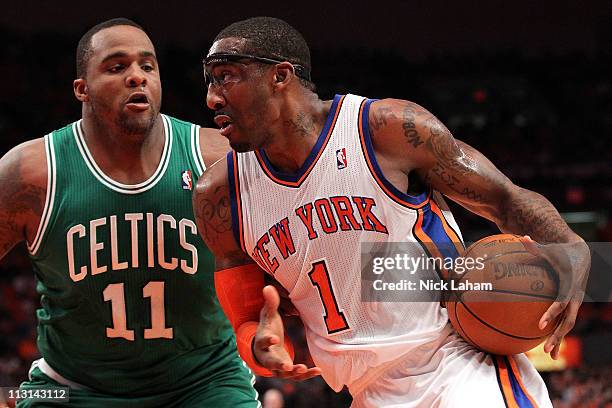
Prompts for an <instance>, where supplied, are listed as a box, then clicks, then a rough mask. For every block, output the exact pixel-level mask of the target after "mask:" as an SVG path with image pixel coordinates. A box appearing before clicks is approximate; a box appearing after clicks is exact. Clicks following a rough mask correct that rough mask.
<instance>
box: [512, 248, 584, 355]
mask: <svg viewBox="0 0 612 408" xmlns="http://www.w3.org/2000/svg"><path fill="white" fill-rule="evenodd" d="M521 242H522V243H523V245H524V246H525V249H527V251H529V252H530V253H532V254H533V255H536V256H538V257H541V258H543V259H544V260H546V261H547V262H548V263H549V264H550V266H552V267H553V269H554V270H555V272H557V276H558V278H559V293H558V295H557V299H556V300H555V301H554V302H553V304H552V305H550V307H549V308H548V310H546V312H544V314H543V315H542V317H541V319H540V322H539V327H540V330H544V328H546V327H547V326H548V324H550V323H551V322H553V321H555V319H556V318H557V316H560V320H559V324H558V325H557V327H556V329H555V330H554V331H553V332H552V334H551V335H550V336H549V337H548V339H547V340H546V343H545V344H544V352H545V353H550V356H551V357H552V358H553V359H555V360H556V359H557V357H559V350H560V347H561V340H563V337H565V335H566V334H567V333H569V331H570V330H571V329H572V328H573V327H574V324H575V323H576V316H577V315H578V309H580V305H581V304H582V300H583V298H584V291H585V288H586V284H587V279H588V276H589V270H590V269H591V253H590V250H589V247H588V246H587V244H586V243H585V242H584V241H583V240H580V241H576V242H571V243H558V244H557V243H555V244H546V245H542V244H538V243H537V242H535V241H534V240H532V239H531V238H530V237H529V236H524V237H522V238H521Z"/></svg>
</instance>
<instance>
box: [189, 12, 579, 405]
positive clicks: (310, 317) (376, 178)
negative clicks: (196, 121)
mask: <svg viewBox="0 0 612 408" xmlns="http://www.w3.org/2000/svg"><path fill="white" fill-rule="evenodd" d="M204 65H205V76H206V79H207V83H208V96H207V104H208V106H209V107H210V108H211V109H213V110H214V111H215V122H216V123H217V125H219V127H220V128H221V130H220V132H221V134H222V135H224V136H226V137H227V138H228V139H229V141H230V144H231V146H232V148H233V149H234V152H230V153H229V154H228V156H227V158H226V159H225V160H221V161H219V162H217V164H215V165H214V166H212V167H211V168H210V169H209V170H207V172H206V173H205V174H204V175H203V176H202V177H201V179H200V180H199V181H198V184H197V188H196V191H195V195H194V204H195V206H194V208H195V211H196V219H197V222H198V227H199V230H200V233H201V234H202V236H203V238H204V239H205V241H206V243H207V245H208V246H209V247H210V248H211V250H212V251H213V253H214V254H215V257H216V271H217V272H216V273H215V285H216V288H217V294H218V296H219V300H220V302H221V305H222V307H223V308H224V311H225V312H226V314H227V315H228V317H229V318H230V321H231V322H232V324H233V326H234V329H235V330H236V332H237V338H238V343H239V351H240V353H241V355H242V357H243V358H244V359H245V360H246V361H247V363H248V364H249V365H251V367H252V368H254V369H255V370H256V371H257V372H258V373H259V374H261V375H277V376H280V377H283V378H293V379H296V380H302V379H307V378H310V377H312V376H315V375H318V374H319V373H321V374H322V375H323V377H324V379H325V380H326V381H327V383H328V384H329V385H330V386H331V387H332V388H333V389H334V390H336V391H339V390H340V389H341V388H342V387H343V386H344V385H346V386H348V388H349V391H350V392H351V394H352V396H353V405H354V406H356V407H361V406H364V407H390V406H398V407H399V406H401V407H432V406H444V407H448V406H452V407H455V406H466V407H467V406H469V407H475V406H482V407H504V406H511V407H516V406H521V407H536V406H544V407H549V406H551V403H550V399H549V397H548V393H547V391H546V387H545V385H544V383H543V381H542V379H541V378H540V376H539V375H538V373H537V372H536V371H535V369H534V368H533V366H532V365H531V364H530V363H529V361H528V360H527V359H526V357H525V356H524V355H517V356H507V357H494V356H491V355H488V354H486V353H484V352H481V351H479V350H477V349H475V348H473V347H472V346H470V345H468V344H467V343H466V342H465V341H464V340H463V339H461V338H460V337H459V336H458V335H457V334H456V333H454V331H453V330H452V328H451V327H450V325H449V324H448V315H447V313H446V310H445V309H444V308H442V307H441V306H440V304H439V303H436V302H420V303H417V302H410V303H408V302H406V303H401V302H387V303H385V302H363V301H362V299H361V291H360V285H361V275H360V255H359V253H360V245H361V243H362V242H375V243H384V242H413V243H415V245H416V244H417V243H419V242H423V241H426V240H427V239H429V240H431V241H433V242H434V243H438V241H447V242H450V243H453V242H454V243H458V242H460V241H461V237H460V233H459V229H458V226H457V225H456V223H455V222H454V220H453V218H452V216H451V214H450V212H449V211H448V208H447V207H446V206H445V204H444V202H443V200H442V196H441V195H442V194H443V195H446V196H447V197H449V198H451V199H453V200H455V201H457V202H458V203H460V204H461V205H463V206H464V207H466V208H467V209H469V210H471V211H473V212H475V213H478V214H480V215H481V216H483V217H485V218H487V219H489V220H491V221H494V222H495V223H496V224H497V225H498V226H499V228H500V230H502V231H504V232H508V233H514V234H521V235H529V236H531V237H533V239H534V240H536V241H541V242H556V243H563V244H564V248H567V251H570V252H571V253H572V254H573V255H576V256H577V257H581V259H588V249H587V248H586V245H585V244H584V241H582V239H581V238H580V237H578V236H577V235H576V234H575V233H573V232H572V231H571V230H570V228H569V227H568V226H567V224H566V223H565V222H564V221H563V220H562V218H561V217H560V216H559V214H558V212H557V211H556V210H555V208H554V207H553V206H552V205H551V204H550V203H549V202H548V201H547V200H546V199H545V198H544V197H542V196H541V195H539V194H537V193H534V192H532V191H528V190H525V189H522V188H520V187H518V186H516V185H514V184H513V183H512V182H511V181H510V180H508V179H507V178H506V177H505V176H504V175H503V174H502V173H501V172H500V171H499V170H497V169H496V168H495V166H494V165H493V164H492V163H491V162H490V161H489V160H487V159H486V158H485V157H484V156H483V155H482V154H480V153H479V152H478V151H476V150H475V149H474V148H472V147H470V146H468V145H466V144H465V143H462V142H459V141H457V140H455V139H454V138H453V136H452V135H451V134H450V132H449V131H448V129H446V127H444V125H443V124H442V123H440V122H439V121H438V120H437V119H436V118H435V117H434V116H433V115H432V114H431V113H429V112H428V111H427V110H425V109H424V108H422V107H420V106H418V105H416V104H414V103H412V102H408V101H403V100H393V99H383V100H369V99H366V98H363V97H359V96H355V95H344V96H340V95H339V96H336V97H335V98H334V99H333V100H332V101H321V100H320V99H319V98H318V96H317V94H316V93H315V92H314V89H315V88H314V84H313V83H312V81H311V78H310V54H309V50H308V46H307V45H306V43H305V41H304V39H303V38H302V36H301V35H300V34H299V33H298V32H297V31H296V30H295V29H293V28H292V27H291V26H289V25H288V24H287V23H285V22H284V21H281V20H278V19H274V18H267V17H261V18H252V19H249V20H245V21H240V22H237V23H234V24H232V25H230V26H228V27H227V28H225V29H224V30H222V31H221V33H220V34H219V35H218V36H217V37H216V39H215V42H214V43H213V45H212V47H211V49H210V51H209V54H208V56H207V58H206V59H205V61H204ZM385 70H388V71H390V72H391V73H390V75H391V76H392V71H393V67H385ZM441 231H443V233H444V234H442V233H441ZM525 242H526V246H528V247H529V248H530V249H531V250H532V251H539V252H540V253H541V254H542V256H545V257H547V259H548V260H549V261H550V262H552V263H553V264H554V266H555V267H557V268H558V269H559V270H561V269H564V268H565V269H564V271H565V273H575V274H578V275H579V276H584V275H585V273H586V270H588V265H587V264H588V262H586V263H583V264H581V266H580V267H577V268H575V269H579V270H574V271H572V270H571V268H567V266H566V265H562V262H561V261H560V260H559V259H558V258H557V257H554V256H552V255H551V254H550V253H549V252H548V251H544V250H542V249H537V248H536V245H535V243H534V241H531V240H529V239H527V238H526V239H525ZM585 269H586V270H585ZM264 273H267V274H270V275H272V276H274V278H275V280H276V281H277V282H278V283H279V284H280V285H281V286H282V287H283V288H284V289H285V290H286V292H287V293H288V297H289V299H290V300H291V303H292V304H293V305H294V306H295V308H296V309H297V311H298V312H299V314H300V316H301V319H302V321H303V323H304V326H305V331H306V336H307V340H308V345H309V349H310V353H311V355H312V357H313V360H314V362H315V363H316V365H317V367H312V368H308V367H306V366H304V365H302V364H293V361H292V350H291V349H292V347H291V344H290V342H289V339H288V338H286V337H285V336H284V331H283V325H282V320H281V317H280V315H279V313H278V310H277V309H278V306H279V296H278V293H277V291H276V289H275V288H273V287H270V286H269V287H266V288H265V289H263V287H264V278H263V275H264ZM563 276H566V275H562V279H563ZM262 289H263V292H262ZM581 300H582V299H581V298H580V295H576V297H575V299H574V301H573V302H570V303H569V304H568V302H564V303H560V302H559V303H556V304H555V305H553V306H551V308H550V309H549V310H548V311H547V312H546V314H544V316H543V317H542V320H541V322H540V326H541V327H542V326H545V325H546V324H547V322H549V321H551V320H552V319H553V318H554V317H555V316H557V315H559V314H561V313H563V317H562V321H561V324H560V325H559V327H558V328H557V329H556V331H555V332H554V334H553V335H551V336H550V338H549V339H548V340H547V342H546V345H545V350H546V352H552V355H553V357H556V355H557V353H558V348H559V343H560V341H561V339H562V338H563V336H564V335H565V334H566V333H567V332H568V331H569V330H570V329H571V328H572V327H573V323H574V319H575V317H576V313H577V310H578V307H579V305H580V302H581ZM262 307H263V309H262ZM260 310H261V313H260Z"/></svg>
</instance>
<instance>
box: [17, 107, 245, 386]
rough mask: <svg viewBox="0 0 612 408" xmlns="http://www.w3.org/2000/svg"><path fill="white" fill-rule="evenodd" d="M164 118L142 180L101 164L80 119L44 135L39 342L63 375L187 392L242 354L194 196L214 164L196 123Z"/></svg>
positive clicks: (35, 252) (88, 382)
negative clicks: (158, 147) (207, 161)
mask: <svg viewBox="0 0 612 408" xmlns="http://www.w3.org/2000/svg"><path fill="white" fill-rule="evenodd" d="M161 119H162V120H163V124H164V132H165V146H164V150H163V153H162V157H161V160H160V162H159V166H158V168H157V169H156V171H155V173H154V174H153V175H152V176H151V177H150V178H149V179H148V180H146V181H144V182H142V183H139V184H135V185H126V184H121V183H118V182H117V181H114V180H112V179H111V178H109V177H108V176H107V175H105V174H104V173H103V172H102V170H101V169H100V168H99V167H98V165H97V164H96V163H95V161H94V160H93V157H92V155H91V152H90V151H89V149H88V147H87V145H86V143H85V139H84V137H83V131H82V122H81V121H78V122H75V123H73V124H71V125H69V126H66V127H65V128H63V129H61V130H58V131H55V132H52V133H51V134H49V135H47V136H46V137H45V145H46V150H47V162H48V173H49V176H48V186H49V187H48V189H47V201H46V205H45V209H44V213H43V217H42V220H41V223H40V227H39V230H38V233H37V235H36V238H35V240H34V241H33V242H31V243H30V244H29V245H28V248H29V250H30V254H31V258H32V261H33V264H34V271H35V274H36V278H37V280H38V285H37V290H38V292H39V293H40V295H41V304H42V308H41V309H39V310H38V311H37V314H38V322H39V323H38V347H39V350H40V352H41V354H42V356H43V358H44V359H45V361H46V363H47V364H48V365H49V366H50V367H51V368H53V369H54V370H55V371H56V372H58V373H59V374H60V375H62V376H63V377H65V378H66V379H68V380H70V381H73V382H76V383H79V384H81V385H83V386H85V387H88V388H91V389H94V390H97V391H99V392H104V393H110V394H121V395H133V396H136V395H146V394H148V393H151V392H156V393H163V392H166V391H169V390H175V389H179V388H180V387H184V386H189V385H190V384H192V383H194V382H195V381H198V379H201V378H204V377H206V376H210V375H214V373H213V372H212V371H214V370H216V369H218V367H220V366H222V365H223V361H220V359H221V360H222V359H224V358H228V359H230V358H234V357H235V351H234V350H235V349H234V347H235V341H234V339H233V331H232V329H231V326H230V325H229V322H228V321H227V319H226V318H225V316H224V314H223V311H222V310H221V308H220V306H219V304H218V300H217V298H216V295H215V290H214V282H213V258H212V254H211V253H210V252H209V251H208V249H207V248H206V247H205V245H204V243H203V241H202V239H201V238H200V236H199V235H198V232H197V228H196V224H195V221H194V216H193V210H192V204H191V194H192V188H193V186H194V184H195V180H197V178H198V177H199V176H200V175H201V173H202V172H203V170H204V168H205V166H204V163H203V160H202V157H201V155H200V146H199V137H198V135H199V127H198V126H196V125H193V124H190V123H186V122H182V121H179V120H177V119H174V118H171V117H168V116H165V115H161ZM118 148H119V147H118Z"/></svg>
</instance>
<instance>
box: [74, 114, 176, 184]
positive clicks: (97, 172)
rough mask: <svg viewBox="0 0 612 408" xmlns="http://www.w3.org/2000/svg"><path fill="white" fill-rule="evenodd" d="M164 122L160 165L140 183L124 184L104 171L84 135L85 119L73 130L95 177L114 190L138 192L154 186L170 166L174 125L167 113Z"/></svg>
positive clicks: (80, 149)
mask: <svg viewBox="0 0 612 408" xmlns="http://www.w3.org/2000/svg"><path fill="white" fill-rule="evenodd" d="M161 117H162V120H163V123H164V135H165V143H164V151H163V153H162V157H161V160H160V161H159V165H158V166H157V169H156V170H155V172H154V173H153V175H152V176H151V177H149V179H148V180H145V181H143V182H142V183H138V184H123V183H119V182H118V181H115V180H113V179H112V178H110V177H109V176H107V175H106V174H104V172H103V171H102V169H100V167H99V166H98V164H97V163H96V162H95V160H94V158H93V156H92V155H91V152H90V151H89V148H88V147H87V144H86V143H85V138H84V137H83V124H82V122H83V120H82V119H81V120H79V121H77V122H75V123H74V124H73V125H72V130H73V133H74V138H75V140H76V143H77V146H78V147H79V151H80V152H81V156H83V160H84V161H85V163H86V164H87V167H88V168H89V170H90V171H91V173H92V174H93V175H94V177H95V178H97V179H98V181H100V183H102V184H104V185H105V186H106V187H108V188H110V189H111V190H114V191H116V192H118V193H122V194H138V193H142V192H144V191H147V190H149V189H151V188H153V187H154V186H155V185H156V184H157V183H158V182H159V180H161V179H162V177H163V176H164V173H165V172H166V168H167V167H168V163H169V162H170V154H171V152H172V141H173V133H172V125H171V124H170V119H168V118H167V117H166V115H161Z"/></svg>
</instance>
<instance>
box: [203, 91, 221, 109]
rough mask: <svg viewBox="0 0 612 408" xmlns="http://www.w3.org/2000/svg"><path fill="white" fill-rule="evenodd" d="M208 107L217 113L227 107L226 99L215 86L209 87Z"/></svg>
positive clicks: (207, 94)
mask: <svg viewBox="0 0 612 408" xmlns="http://www.w3.org/2000/svg"><path fill="white" fill-rule="evenodd" d="M206 106H208V108H209V109H212V110H215V111H216V110H219V109H221V108H222V107H224V106H225V98H224V97H223V95H221V93H220V92H218V91H217V88H216V87H214V86H209V87H208V92H207V93H206Z"/></svg>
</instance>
